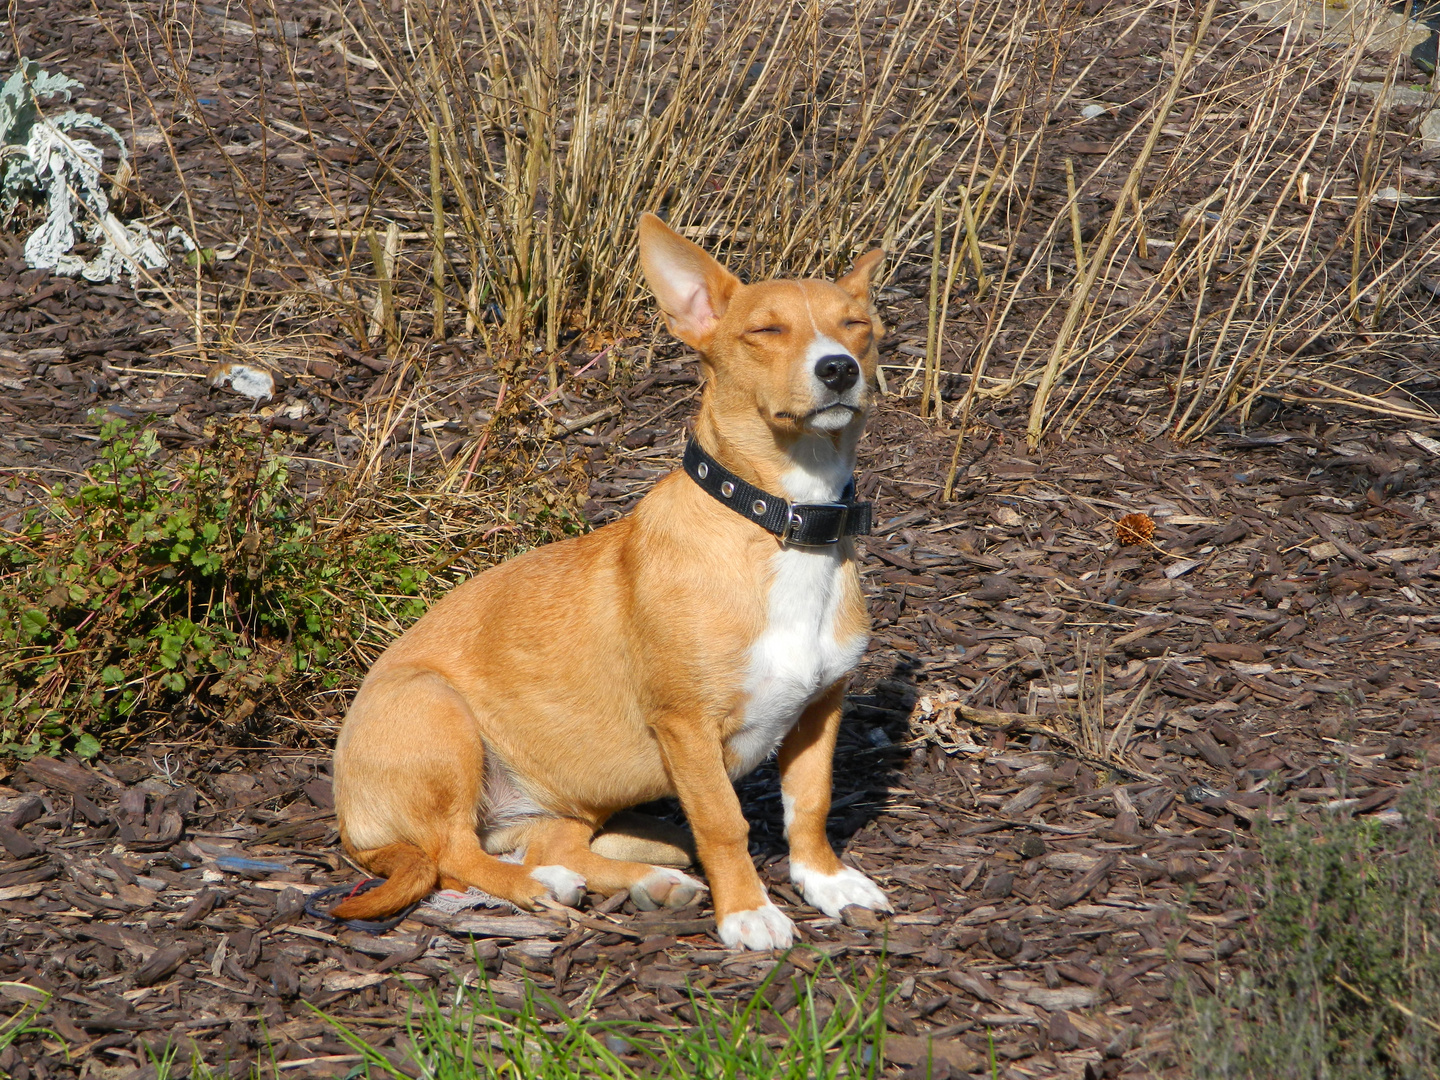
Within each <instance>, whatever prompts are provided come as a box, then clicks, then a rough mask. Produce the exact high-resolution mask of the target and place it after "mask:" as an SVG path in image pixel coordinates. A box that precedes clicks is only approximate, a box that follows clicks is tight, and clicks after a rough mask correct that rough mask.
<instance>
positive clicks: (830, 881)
mask: <svg viewBox="0 0 1440 1080" xmlns="http://www.w3.org/2000/svg"><path fill="white" fill-rule="evenodd" d="M790 880H791V881H793V882H794V883H795V884H796V885H798V886H799V887H800V895H801V896H803V897H805V902H806V903H807V904H809V905H811V906H812V907H815V908H818V909H819V910H821V911H823V912H824V913H825V914H826V915H829V916H830V917H831V918H839V916H840V910H841V909H842V908H846V907H849V906H850V905H851V904H854V905H856V906H857V907H863V908H869V909H870V910H871V911H891V910H893V909H892V908H891V907H890V901H889V900H887V899H886V898H885V894H884V893H883V892H881V891H880V887H879V886H878V885H876V884H875V883H874V882H873V881H871V880H870V879H869V878H868V877H866V876H865V875H864V874H862V873H861V872H860V871H859V870H856V869H854V868H853V867H849V866H845V867H842V868H841V870H840V872H839V873H838V874H822V873H820V872H819V871H818V870H812V869H811V868H810V867H808V866H806V865H805V864H804V863H797V862H791V863H790Z"/></svg>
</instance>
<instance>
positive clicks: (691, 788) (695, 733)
mask: <svg viewBox="0 0 1440 1080" xmlns="http://www.w3.org/2000/svg"><path fill="white" fill-rule="evenodd" d="M655 734H656V737H657V739H658V740H659V743H660V754H661V757H662V758H663V759H664V762H665V771H666V772H667V773H668V774H669V777H670V782H671V783H672V784H673V785H674V786H675V793H676V794H677V795H678V796H679V797H680V805H681V807H683V808H684V810H685V816H686V818H688V819H689V821H690V829H691V832H693V833H694V835H695V849H696V851H697V852H698V853H699V855H700V862H701V864H702V865H703V866H704V867H705V874H706V876H707V877H708V878H709V879H710V895H711V897H712V898H713V899H714V903H715V922H716V924H717V925H718V928H719V931H720V940H721V941H723V942H724V943H725V944H726V945H732V946H733V945H744V946H746V947H747V948H751V949H784V948H788V947H789V945H790V943H791V942H792V941H793V940H794V937H795V927H794V925H793V924H792V923H791V922H790V919H789V918H788V917H787V916H786V915H785V913H784V912H782V911H781V910H780V909H779V908H777V907H776V906H775V905H774V904H773V903H771V902H770V897H769V896H768V895H766V892H765V886H764V885H763V884H762V883H761V881H760V875H759V874H757V873H756V872H755V863H754V861H753V860H752V859H751V858H750V826H749V824H748V823H747V822H746V821H745V815H744V813H742V812H741V810H740V799H739V798H738V797H737V796H736V794H735V787H734V785H733V784H731V782H730V777H729V775H728V774H727V773H726V771H725V755H724V750H723V747H722V746H721V743H720V739H719V738H718V736H717V735H716V733H715V732H714V731H713V730H703V729H700V728H699V727H698V726H697V725H696V724H695V723H694V721H693V719H690V718H678V719H676V720H674V721H672V722H670V723H664V724H657V725H656V726H655Z"/></svg>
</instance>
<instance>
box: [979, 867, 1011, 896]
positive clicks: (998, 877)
mask: <svg viewBox="0 0 1440 1080" xmlns="http://www.w3.org/2000/svg"><path fill="white" fill-rule="evenodd" d="M1014 891H1015V875H1014V874H1009V873H1003V872H1002V873H998V874H991V875H990V876H989V877H987V878H986V879H985V886H984V887H983V888H982V889H981V890H980V898H981V899H982V900H1004V899H1005V898H1006V897H1007V896H1009V895H1010V894H1011V893H1012V892H1014Z"/></svg>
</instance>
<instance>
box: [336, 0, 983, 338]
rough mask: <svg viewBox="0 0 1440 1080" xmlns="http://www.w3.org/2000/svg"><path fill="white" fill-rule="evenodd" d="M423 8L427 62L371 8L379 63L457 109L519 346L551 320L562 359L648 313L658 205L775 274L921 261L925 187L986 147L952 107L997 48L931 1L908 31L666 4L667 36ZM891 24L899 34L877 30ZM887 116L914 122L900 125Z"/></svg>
mask: <svg viewBox="0 0 1440 1080" xmlns="http://www.w3.org/2000/svg"><path fill="white" fill-rule="evenodd" d="M405 10H406V12H407V14H408V17H409V18H410V19H411V20H412V22H413V24H414V27H415V30H416V33H417V38H418V39H419V40H423V41H424V42H425V46H424V49H423V50H422V51H423V56H421V57H419V58H412V57H411V56H409V55H407V53H406V50H405V48H404V47H403V44H402V43H403V40H404V39H403V35H401V34H397V33H394V32H392V31H391V30H390V23H389V18H390V16H389V14H388V12H387V10H386V9H384V8H381V7H378V6H372V5H365V6H362V7H361V8H360V9H359V14H360V18H361V25H362V26H363V28H364V30H365V36H366V38H367V41H368V43H369V46H370V48H371V51H372V53H373V55H375V56H376V57H377V59H378V60H379V62H380V63H381V64H382V65H383V66H384V68H385V70H386V71H387V73H389V74H390V76H391V78H392V79H393V80H394V81H395V83H396V85H397V86H399V87H400V88H401V92H402V94H403V95H404V96H405V97H406V98H407V99H409V100H410V101H411V102H412V107H413V110H414V111H415V112H417V113H422V112H424V111H428V109H429V108H431V107H436V108H441V109H442V110H445V109H448V110H449V112H450V116H449V117H445V116H442V132H441V139H440V142H441V146H442V150H443V157H444V166H445V173H446V182H447V184H448V185H449V187H450V188H451V189H452V190H453V191H454V192H455V193H456V201H457V202H458V203H460V204H461V219H462V227H463V228H464V229H465V230H467V231H468V232H469V233H471V234H472V240H473V244H474V246H475V248H476V250H477V251H479V252H480V253H481V257H480V259H479V260H478V266H477V270H478V273H479V274H480V275H481V276H482V277H483V278H484V279H485V280H486V282H487V287H488V288H489V291H490V293H491V295H493V296H495V297H496V299H497V300H498V301H499V303H500V306H501V308H502V309H503V320H504V321H503V328H504V332H505V334H506V337H507V338H508V339H509V340H511V341H519V340H520V339H521V338H522V337H524V336H526V335H527V334H528V333H530V332H531V330H532V329H535V330H536V331H537V332H539V333H541V334H543V336H544V339H545V348H546V351H547V352H552V351H553V348H552V346H553V345H555V344H556V341H557V339H558V333H559V329H560V327H561V324H562V322H564V321H574V322H576V323H578V324H580V325H595V324H597V323H605V324H609V325H615V324H619V325H627V324H629V323H630V322H631V321H632V320H633V318H634V316H635V313H636V309H637V306H638V303H639V301H640V300H641V299H642V293H641V290H640V288H639V285H638V277H637V275H635V274H634V273H633V269H634V253H633V246H634V245H633V238H632V236H631V231H632V230H633V223H634V217H635V215H636V214H637V213H638V212H639V211H640V210H642V209H666V210H668V215H669V217H670V220H671V221H672V223H676V224H679V225H682V226H684V225H688V224H690V223H691V222H696V221H698V222H703V223H704V224H705V226H706V227H707V229H709V230H710V231H711V233H712V235H713V236H715V237H717V238H718V239H719V240H720V244H721V246H722V247H728V248H730V249H731V252H730V257H731V260H732V262H734V263H736V264H738V265H739V266H740V268H741V269H743V270H745V271H746V272H748V273H749V274H750V275H751V276H755V277H758V276H762V275H770V274H775V273H794V274H811V273H835V272H837V271H838V270H839V269H841V268H842V267H843V265H844V264H845V262H846V261H847V260H848V259H850V258H852V257H853V256H854V255H855V254H857V253H858V252H859V250H861V249H862V248H863V246H864V245H866V244H869V243H874V242H876V241H887V242H888V243H889V244H890V245H891V246H892V248H893V249H894V250H895V253H896V255H897V256H899V257H903V256H904V254H905V253H906V252H907V251H908V250H910V248H911V247H912V246H913V244H914V243H915V242H916V239H917V234H916V231H915V219H916V214H917V212H920V211H929V210H931V209H932V205H933V204H932V202H931V197H928V196H926V195H922V192H924V191H925V190H926V189H927V188H928V189H931V190H933V189H934V188H935V187H941V188H943V186H944V180H945V178H946V176H947V175H948V174H950V173H953V168H954V167H952V166H946V168H945V170H943V171H937V170H939V169H940V166H939V162H940V161H941V159H942V158H945V157H950V156H957V155H956V154H955V151H956V150H957V149H958V148H960V147H961V146H962V144H963V143H964V141H965V140H966V139H970V140H971V141H972V142H973V135H974V132H975V125H974V122H973V120H971V119H970V118H969V117H968V116H965V114H964V110H957V109H954V108H952V107H951V103H952V102H955V101H958V100H960V99H961V97H962V90H963V87H964V85H965V80H966V78H967V76H968V75H969V73H970V71H971V70H973V69H974V68H975V66H976V65H981V64H985V63H988V62H989V61H990V59H991V54H990V49H989V48H988V47H982V48H981V49H980V50H978V51H977V52H973V53H971V54H969V55H968V57H967V58H966V59H965V61H964V62H963V63H962V61H961V59H960V58H959V54H958V53H957V52H956V51H954V50H949V49H944V48H940V47H938V42H939V41H941V40H943V39H944V38H945V35H946V34H949V35H950V36H951V37H953V32H951V31H948V30H946V26H947V23H946V21H945V20H946V19H947V18H948V16H947V15H946V14H945V13H943V12H941V11H939V10H933V11H932V10H926V9H924V8H923V6H922V7H912V8H910V9H908V10H907V11H906V12H905V13H904V14H902V15H899V16H897V17H895V19H894V20H892V19H891V18H890V17H889V16H888V15H887V14H886V12H887V8H886V6H885V5H883V4H881V3H879V2H878V0H862V2H861V3H860V4H859V5H858V7H857V8H856V10H855V11H854V12H853V13H852V14H851V15H847V16H843V17H842V16H841V15H840V13H839V12H830V13H827V12H826V11H824V10H821V9H820V8H818V7H812V6H808V5H807V6H797V7H790V6H774V5H770V4H768V3H764V2H761V0H740V2H739V3H736V4H732V5H727V7H726V8H725V9H724V11H723V14H722V11H721V9H720V8H718V7H715V6H713V5H711V4H708V3H700V4H695V5H691V6H688V7H683V8H682V7H678V6H677V7H672V6H670V5H666V4H661V3H658V2H655V3H650V4H647V6H646V9H645V23H644V24H645V25H646V26H647V27H648V28H649V29H647V30H646V31H632V30H627V29H626V26H627V25H628V24H626V23H625V22H624V21H623V20H617V19H615V18H612V17H609V15H608V14H607V12H606V11H605V10H603V9H601V8H599V7H596V6H595V5H589V4H580V3H574V2H568V0H566V2H559V3H550V4H542V3H539V2H538V0H533V2H530V3H526V4H521V5H519V6H518V7H516V8H510V7H505V8H502V7H500V6H499V5H496V4H492V3H488V2H486V0H474V2H472V3H471V4H470V5H469V6H468V8H464V7H460V6H458V5H452V4H445V3H439V2H436V3H431V4H422V5H412V6H410V7H407V8H406V9H405ZM872 22H879V23H880V24H882V25H884V26H885V29H886V31H887V32H886V33H885V34H882V35H879V36H878V37H872V36H871V35H870V33H869V29H868V28H869V24H870V23H872ZM662 31H663V33H662ZM942 31H943V33H942ZM781 40H783V41H786V42H787V47H786V48H785V49H771V48H768V47H767V46H766V45H765V43H766V42H770V41H781ZM602 73H603V78H602ZM442 102H443V104H442ZM956 116H960V117H961V122H960V123H958V124H957V123H955V122H954V117H956ZM886 124H889V125H891V126H892V127H894V128H896V130H895V131H894V132H893V133H892V132H890V131H888V130H887V131H885V132H884V133H881V131H880V129H881V128H882V127H884V126H885V125H886ZM464 131H469V132H474V133H477V134H478V136H479V137H478V138H470V139H461V138H459V137H457V136H456V132H464ZM818 155H823V156H824V157H825V158H826V160H827V161H828V165H827V166H826V168H825V169H824V170H823V171H821V170H820V169H817V167H816V161H817V156H818ZM957 164H958V162H957ZM461 191H464V192H466V193H467V194H466V195H465V196H461V195H460V194H459V193H460V192H461ZM467 198H468V199H470V200H471V201H473V204H474V205H473V212H472V213H466V212H465V210H464V207H463V204H464V202H465V200H466V199H467ZM926 216H928V213H927V214H926ZM473 288H474V287H473V285H472V291H473Z"/></svg>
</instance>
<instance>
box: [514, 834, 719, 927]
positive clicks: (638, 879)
mask: <svg viewBox="0 0 1440 1080" xmlns="http://www.w3.org/2000/svg"><path fill="white" fill-rule="evenodd" d="M594 835H595V828H594V826H593V825H591V824H589V823H588V822H584V821H579V820H577V819H575V818H545V819H543V820H540V821H536V822H534V823H533V824H531V825H529V826H528V827H527V828H526V831H525V865H526V866H536V865H540V864H544V863H558V864H559V865H560V866H564V867H566V868H568V869H570V870H572V871H574V872H575V873H577V874H579V875H580V876H581V877H583V878H584V879H585V883H586V885H588V886H589V887H590V888H591V889H594V890H595V891H596V892H599V893H605V894H606V895H610V894H613V893H618V892H629V894H630V899H631V900H633V901H634V902H635V906H636V907H638V908H640V909H641V910H642V911H654V910H655V909H656V908H661V907H669V908H679V907H684V906H685V905H686V904H688V903H689V902H690V901H691V900H693V899H694V898H695V895H696V893H698V892H699V891H700V890H701V889H703V888H705V886H704V885H702V884H701V883H700V882H698V881H696V880H695V879H694V878H692V877H689V876H688V875H686V874H682V873H681V872H680V871H679V870H676V869H674V868H673V867H669V866H652V865H651V864H649V863H643V862H629V861H625V860H622V859H610V858H606V857H605V856H604V855H599V854H596V853H595V852H594V851H592V850H591V849H590V840H591V837H593V836H594Z"/></svg>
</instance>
